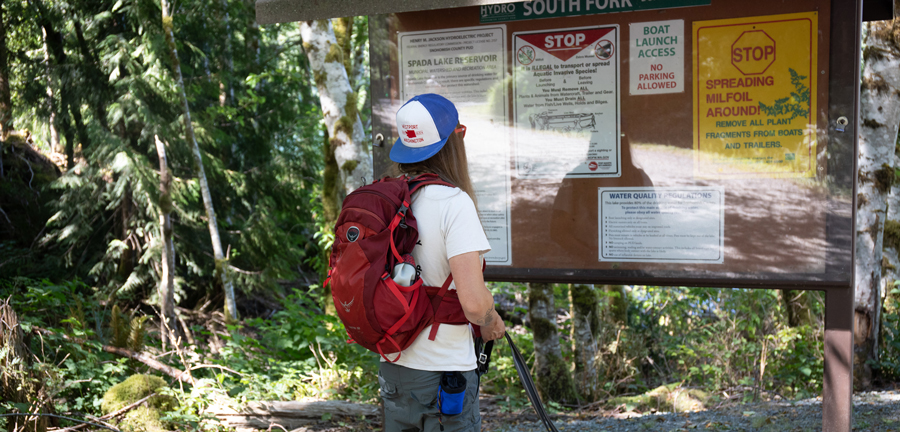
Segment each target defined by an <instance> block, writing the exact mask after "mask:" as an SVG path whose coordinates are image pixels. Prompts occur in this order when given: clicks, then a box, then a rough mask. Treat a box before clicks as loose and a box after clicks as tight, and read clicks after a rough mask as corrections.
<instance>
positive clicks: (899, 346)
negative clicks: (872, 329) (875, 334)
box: [875, 282, 900, 382]
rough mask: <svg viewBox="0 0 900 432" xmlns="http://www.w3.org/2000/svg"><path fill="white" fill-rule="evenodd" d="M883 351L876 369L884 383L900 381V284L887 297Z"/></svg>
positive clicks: (882, 335) (883, 317) (883, 319)
mask: <svg viewBox="0 0 900 432" xmlns="http://www.w3.org/2000/svg"><path fill="white" fill-rule="evenodd" d="M881 320H882V321H881V326H882V329H881V338H882V349H881V355H880V356H879V358H878V364H877V365H875V369H877V371H878V375H879V377H880V378H881V380H882V381H883V382H896V381H898V380H900V284H898V282H894V286H893V287H891V288H890V291H889V292H888V293H887V295H886V296H885V300H884V311H883V314H882V317H881Z"/></svg>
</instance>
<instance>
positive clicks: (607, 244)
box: [598, 187, 725, 264]
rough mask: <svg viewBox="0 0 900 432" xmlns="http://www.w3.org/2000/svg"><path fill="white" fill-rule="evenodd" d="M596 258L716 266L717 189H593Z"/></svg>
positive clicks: (721, 218) (719, 236)
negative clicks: (595, 196)
mask: <svg viewBox="0 0 900 432" xmlns="http://www.w3.org/2000/svg"><path fill="white" fill-rule="evenodd" d="M598 193H599V205H600V212H599V216H600V220H599V224H600V230H599V231H600V261H617V262H671V263H706V264H721V263H722V262H723V261H724V252H725V247H724V246H725V191H724V189H723V188H721V187H660V188H654V187H633V188H627V187H624V188H599V189H598Z"/></svg>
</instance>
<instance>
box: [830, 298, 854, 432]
mask: <svg viewBox="0 0 900 432" xmlns="http://www.w3.org/2000/svg"><path fill="white" fill-rule="evenodd" d="M852 423H853V289H852V288H832V289H827V290H825V377H824V380H823V385H822V431H823V432H839V431H840V432H849V431H850V429H851V426H852Z"/></svg>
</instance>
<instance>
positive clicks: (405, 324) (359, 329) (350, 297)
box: [325, 174, 468, 362]
mask: <svg viewBox="0 0 900 432" xmlns="http://www.w3.org/2000/svg"><path fill="white" fill-rule="evenodd" d="M428 185H443V186H450V187H453V185H451V184H449V183H447V182H445V181H443V180H441V179H440V177H438V176H437V175H435V174H422V175H420V176H417V177H415V178H409V177H407V176H403V177H400V178H384V179H381V180H376V181H375V182H374V183H372V184H370V185H366V186H363V187H361V188H359V189H357V190H355V191H353V192H351V193H350V194H349V195H347V198H345V199H344V203H343V205H342V206H341V213H340V215H339V216H338V220H337V224H336V225H335V227H334V245H333V246H332V248H331V261H330V266H331V269H330V270H329V271H328V278H327V279H326V280H325V284H326V285H327V284H329V283H330V284H331V294H332V297H333V299H334V305H335V307H336V308H337V312H338V317H340V319H341V321H342V322H343V323H344V327H346V329H347V333H348V334H349V335H350V338H351V340H350V341H348V342H355V343H358V344H359V345H361V346H363V347H365V348H366V349H369V350H371V351H374V352H377V353H378V354H380V355H381V356H382V357H383V358H384V359H385V360H387V361H389V362H395V361H397V360H399V359H400V354H399V353H400V351H403V350H404V349H406V348H407V347H409V345H410V344H412V343H413V341H415V340H416V337H417V336H418V335H419V333H421V332H422V330H423V329H424V328H425V327H427V326H428V325H431V324H433V325H432V328H431V333H430V334H429V339H430V340H434V338H435V335H436V334H437V329H438V326H440V324H466V323H468V320H467V319H466V317H465V314H464V313H463V310H462V307H461V306H460V304H459V298H458V297H457V295H456V291H455V290H453V291H450V290H448V288H449V287H450V282H452V281H453V275H450V276H448V277H447V280H446V281H444V284H443V285H442V286H441V287H429V286H425V285H423V283H422V279H421V278H418V279H417V280H416V282H415V283H413V284H412V285H411V286H408V287H406V286H400V285H398V284H397V283H395V282H394V280H393V279H391V270H392V269H393V268H394V265H396V264H397V263H399V262H403V261H404V260H406V261H407V262H410V261H412V256H411V255H410V253H411V252H412V249H413V247H415V245H416V242H417V241H418V239H419V231H418V228H417V225H416V218H415V217H414V216H413V215H412V212H411V211H410V209H409V206H410V201H411V198H410V197H411V196H412V194H413V192H415V191H417V190H418V189H419V188H422V187H425V186H428ZM412 264H413V266H415V263H412ZM417 273H418V271H417ZM393 353H398V354H397V358H395V359H393V360H391V359H389V358H388V357H387V354H393Z"/></svg>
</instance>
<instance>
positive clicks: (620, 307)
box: [603, 285, 628, 325]
mask: <svg viewBox="0 0 900 432" xmlns="http://www.w3.org/2000/svg"><path fill="white" fill-rule="evenodd" d="M603 290H604V291H606V296H607V297H608V298H609V313H610V316H612V318H613V320H614V321H615V322H617V323H619V324H621V325H625V324H627V323H628V297H626V294H625V286H624V285H604V286H603Z"/></svg>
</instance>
